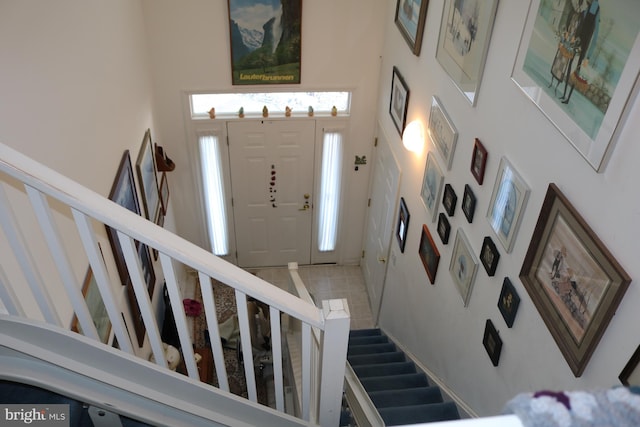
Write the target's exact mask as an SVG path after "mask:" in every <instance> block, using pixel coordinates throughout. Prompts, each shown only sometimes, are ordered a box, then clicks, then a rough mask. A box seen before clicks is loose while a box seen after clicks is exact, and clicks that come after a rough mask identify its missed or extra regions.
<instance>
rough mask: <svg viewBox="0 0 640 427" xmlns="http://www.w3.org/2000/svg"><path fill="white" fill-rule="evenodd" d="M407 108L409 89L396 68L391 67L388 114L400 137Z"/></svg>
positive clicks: (405, 120) (405, 121)
mask: <svg viewBox="0 0 640 427" xmlns="http://www.w3.org/2000/svg"><path fill="white" fill-rule="evenodd" d="M408 108H409V87H408V86H407V84H406V83H405V81H404V78H402V75H401V74H400V71H398V67H393V77H392V79H391V101H390V103H389V114H391V119H392V120H393V124H394V125H396V129H398V133H399V134H400V135H402V132H403V131H404V126H405V124H406V123H407V109H408Z"/></svg>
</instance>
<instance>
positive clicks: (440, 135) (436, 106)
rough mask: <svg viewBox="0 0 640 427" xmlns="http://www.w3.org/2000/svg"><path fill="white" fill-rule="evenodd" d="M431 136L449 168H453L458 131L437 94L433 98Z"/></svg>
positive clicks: (430, 120)
mask: <svg viewBox="0 0 640 427" xmlns="http://www.w3.org/2000/svg"><path fill="white" fill-rule="evenodd" d="M429 138H430V139H431V141H432V142H433V145H435V146H436V148H437V150H438V152H439V153H440V155H441V156H442V159H443V160H444V164H445V165H446V166H447V170H449V169H451V163H452V162H453V152H454V151H455V149H456V141H457V140H458V131H457V130H456V128H455V126H453V122H452V121H451V119H450V118H449V116H448V115H447V112H446V111H445V110H444V108H443V107H442V104H441V103H440V100H439V99H438V97H436V96H434V97H433V98H431V111H430V113H429Z"/></svg>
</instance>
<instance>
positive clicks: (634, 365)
mask: <svg viewBox="0 0 640 427" xmlns="http://www.w3.org/2000/svg"><path fill="white" fill-rule="evenodd" d="M639 365H640V346H638V348H636V351H634V352H633V355H632V356H631V358H630V359H629V361H628V362H627V364H626V365H625V366H624V368H623V369H622V372H620V375H619V376H618V379H619V380H620V382H621V383H622V384H623V385H625V386H627V387H629V386H640V369H638V366H639Z"/></svg>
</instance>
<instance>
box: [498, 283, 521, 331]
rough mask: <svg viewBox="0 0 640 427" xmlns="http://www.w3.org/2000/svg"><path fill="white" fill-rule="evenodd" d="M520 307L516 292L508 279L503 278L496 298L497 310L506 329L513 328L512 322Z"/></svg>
mask: <svg viewBox="0 0 640 427" xmlns="http://www.w3.org/2000/svg"><path fill="white" fill-rule="evenodd" d="M519 306H520V296H519V295H518V293H517V292H516V288H515V287H514V286H513V283H511V280H509V278H508V277H505V278H504V281H503V282H502V290H501V291H500V297H499V298H498V309H499V310H500V314H502V317H503V318H504V321H505V323H506V324H507V327H509V328H510V327H512V326H513V321H514V320H515V318H516V313H517V312H518V307H519Z"/></svg>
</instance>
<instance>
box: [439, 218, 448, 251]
mask: <svg viewBox="0 0 640 427" xmlns="http://www.w3.org/2000/svg"><path fill="white" fill-rule="evenodd" d="M449 234H451V225H450V224H449V220H448V219H447V216H446V215H445V214H444V213H443V212H440V215H438V235H439V236H440V240H442V243H443V244H445V245H446V244H447V243H449Z"/></svg>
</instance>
